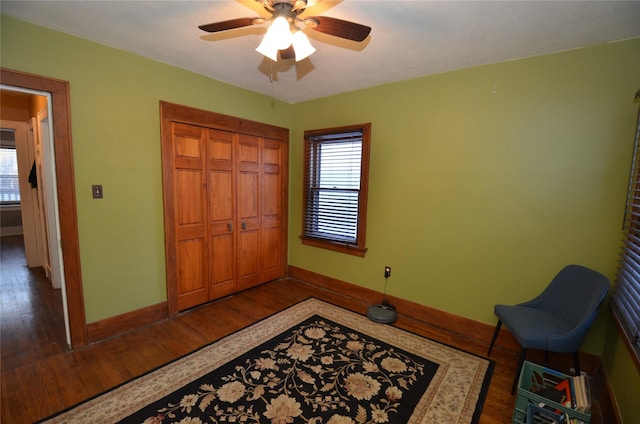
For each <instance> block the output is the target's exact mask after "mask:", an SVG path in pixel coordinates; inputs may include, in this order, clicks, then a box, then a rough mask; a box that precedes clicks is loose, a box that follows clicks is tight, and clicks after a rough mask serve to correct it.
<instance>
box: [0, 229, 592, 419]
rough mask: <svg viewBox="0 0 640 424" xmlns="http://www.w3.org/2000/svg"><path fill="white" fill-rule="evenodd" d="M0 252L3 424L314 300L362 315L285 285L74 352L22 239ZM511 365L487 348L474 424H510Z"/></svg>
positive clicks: (343, 300) (449, 340) (408, 324)
mask: <svg viewBox="0 0 640 424" xmlns="http://www.w3.org/2000/svg"><path fill="white" fill-rule="evenodd" d="M1 250H2V262H1V264H0V266H1V267H2V269H1V271H2V277H1V287H0V289H1V306H2V309H1V311H0V314H1V315H0V321H1V323H2V324H1V325H2V327H1V331H2V333H1V339H2V344H1V350H2V351H1V354H2V362H1V364H2V370H1V374H2V375H1V378H2V386H1V398H2V403H1V420H0V422H2V423H7V424H10V423H11V424H14V423H29V422H33V421H35V420H38V419H41V418H43V417H46V416H49V415H51V414H53V413H55V412H57V411H60V410H62V409H64V408H67V407H69V406H71V405H74V404H75V403H78V402H81V401H82V400H84V399H87V398H89V397H92V396H94V395H97V394H99V393H101V392H103V391H106V390H108V389H109V388H111V387H113V386H116V385H118V384H121V383H123V382H125V381H127V380H129V379H131V378H133V377H136V376H138V375H140V374H142V373H145V372H147V371H149V370H151V369H153V368H156V367H158V366H161V365H163V364H165V363H167V362H169V361H171V360H173V359H175V358H177V357H179V356H181V355H185V354H187V353H189V352H191V351H193V350H195V349H197V348H199V347H201V346H203V345H205V344H208V343H210V342H212V341H214V340H217V339H219V338H221V337H223V336H225V335H227V334H230V333H232V332H234V331H236V330H238V329H240V328H242V327H245V326H247V325H249V324H251V323H253V322H256V321H258V320H260V319H262V318H265V317H267V316H269V315H271V314H273V313H275V312H278V311H280V310H282V309H285V308H286V307H288V306H290V305H293V304H295V303H296V302H299V301H300V300H303V299H306V298H308V297H311V296H313V297H316V298H319V299H323V300H326V301H328V302H331V303H334V304H336V305H339V306H342V307H345V308H348V309H351V310H354V311H356V312H360V313H365V312H366V308H367V306H368V305H366V304H365V303H364V302H361V301H358V300H354V299H353V298H349V297H346V296H344V295H341V294H338V293H334V292H330V291H327V290H325V289H322V288H319V287H317V286H315V285H312V284H307V283H304V282H301V281H298V280H292V279H286V280H282V281H277V282H271V283H267V284H264V285H262V286H259V287H256V288H253V289H249V290H247V291H244V292H242V293H239V294H236V295H233V296H230V297H227V298H224V299H221V300H218V301H215V302H212V303H210V304H208V305H205V306H201V307H198V308H195V309H192V310H190V311H187V312H184V313H181V314H180V315H179V316H177V317H176V318H173V319H169V320H164V321H162V322H158V323H155V324H153V325H149V326H147V327H144V328H141V329H138V330H136V331H132V332H129V333H126V334H123V335H120V336H118V337H113V338H110V339H107V340H103V341H101V342H98V343H95V344H92V345H90V346H88V347H86V348H82V349H76V350H74V351H71V350H70V349H69V348H68V347H67V345H66V342H65V334H64V324H63V321H62V304H61V298H60V296H61V294H60V290H54V289H52V288H51V286H50V284H49V282H48V281H46V279H45V278H44V275H43V273H42V272H41V271H39V270H29V269H28V268H27V267H26V261H25V259H24V254H23V253H22V239H21V237H3V238H2V246H1ZM381 325H382V324H381ZM394 325H396V326H398V327H401V328H404V329H407V330H409V331H412V332H414V333H417V334H421V335H423V336H426V337H429V338H431V339H434V340H437V341H439V342H442V343H445V344H448V345H451V346H455V347H458V348H461V349H464V350H466V351H468V352H472V353H475V354H478V355H481V356H485V354H486V351H487V347H488V340H477V339H474V338H473V337H472V336H469V335H461V334H453V333H449V332H446V331H442V330H441V329H437V328H435V327H433V326H430V325H428V324H425V323H424V322H420V321H417V320H415V319H411V318H408V317H405V316H402V315H400V316H399V318H398V321H397V322H396V323H395V324H394ZM516 356H517V352H514V351H511V350H508V349H506V348H504V347H501V346H496V348H494V353H493V354H492V359H494V360H495V361H496V366H495V369H494V373H493V378H492V380H491V385H490V388H489V393H488V396H487V399H486V401H485V405H484V409H483V412H482V416H481V419H480V422H481V423H485V424H490V423H510V422H511V415H512V410H513V406H514V402H515V397H514V396H512V395H511V394H510V389H511V383H512V379H513V375H514V373H515V367H516V361H517V359H516ZM598 422H599V421H598V420H595V419H594V420H592V423H594V424H595V423H598Z"/></svg>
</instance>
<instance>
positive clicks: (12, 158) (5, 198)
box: [0, 147, 20, 205]
mask: <svg viewBox="0 0 640 424" xmlns="http://www.w3.org/2000/svg"><path fill="white" fill-rule="evenodd" d="M18 203H20V182H19V181H18V158H17V156H16V149H15V147H0V204H2V205H11V204H18Z"/></svg>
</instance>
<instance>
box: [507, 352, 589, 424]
mask: <svg viewBox="0 0 640 424" xmlns="http://www.w3.org/2000/svg"><path fill="white" fill-rule="evenodd" d="M571 378H572V376H569V375H566V374H563V373H561V372H558V371H555V370H553V369H550V368H546V367H543V366H540V365H536V364H534V363H532V362H529V361H525V362H524V363H523V365H522V371H521V372H520V378H519V380H518V391H517V397H516V405H515V408H514V410H513V421H512V422H513V424H525V423H526V424H551V423H559V424H565V423H566V424H589V421H590V420H591V414H590V413H586V412H580V411H577V410H576V409H573V408H571V407H568V406H565V405H563V404H561V403H559V402H556V401H553V400H551V399H548V398H546V397H544V396H541V395H540V394H539V393H540V392H541V391H544V390H545V389H551V388H554V387H556V386H557V385H558V384H562V382H563V381H565V380H567V379H571Z"/></svg>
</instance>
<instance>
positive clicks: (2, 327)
mask: <svg viewBox="0 0 640 424" xmlns="http://www.w3.org/2000/svg"><path fill="white" fill-rule="evenodd" d="M0 349H1V351H2V359H3V362H4V361H10V362H11V363H14V364H16V365H17V366H19V365H21V364H23V365H24V364H30V363H33V362H34V361H37V360H39V359H43V358H45V357H47V356H50V355H55V354H58V353H61V352H65V351H68V350H69V349H68V347H67V343H66V340H65V330H64V315H63V310H62V291H61V290H60V289H54V288H53V287H52V286H51V283H50V282H49V280H47V278H46V276H45V272H44V269H43V268H41V267H38V268H28V267H27V260H26V258H25V254H24V244H23V239H22V236H5V237H2V238H0ZM2 372H4V367H3V370H2Z"/></svg>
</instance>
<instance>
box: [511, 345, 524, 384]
mask: <svg viewBox="0 0 640 424" xmlns="http://www.w3.org/2000/svg"><path fill="white" fill-rule="evenodd" d="M526 357H527V349H522V350H521V351H520V357H519V358H518V368H516V376H515V378H514V379H513V386H511V394H512V395H515V394H516V387H517V386H518V379H519V378H520V372H521V371H522V364H524V359H525V358H526Z"/></svg>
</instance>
